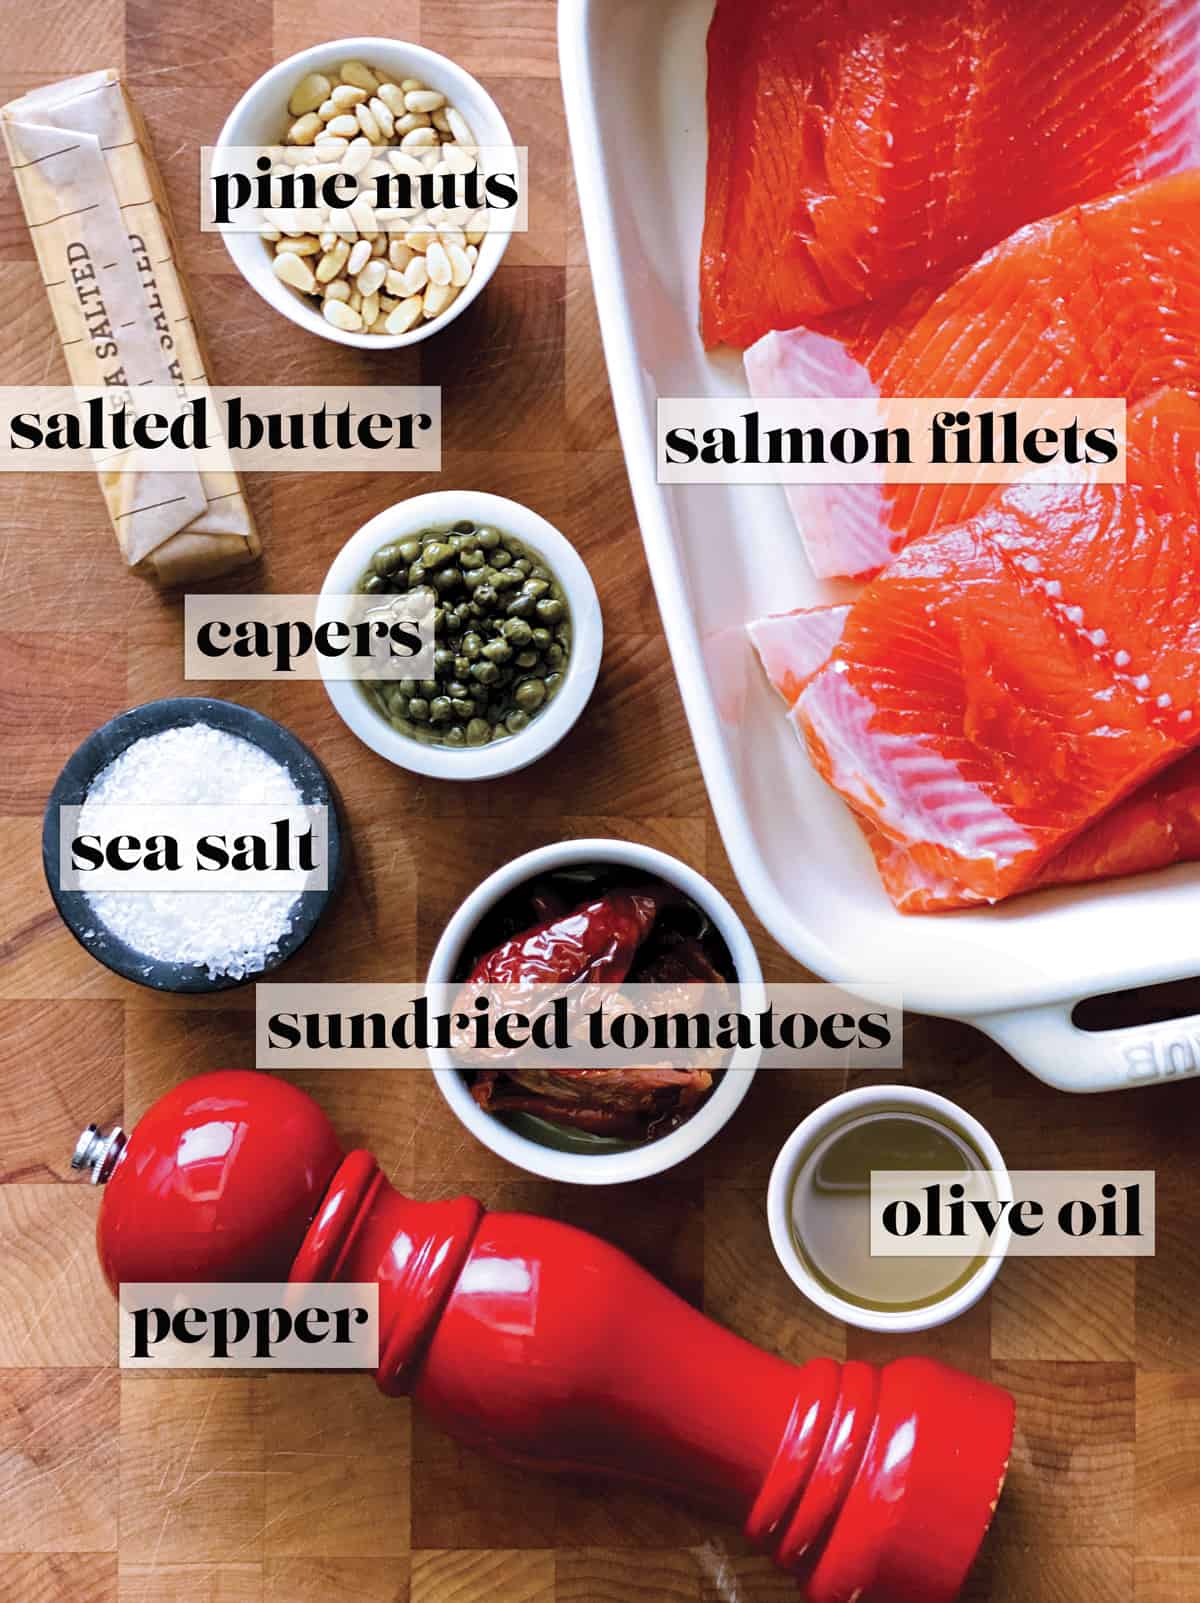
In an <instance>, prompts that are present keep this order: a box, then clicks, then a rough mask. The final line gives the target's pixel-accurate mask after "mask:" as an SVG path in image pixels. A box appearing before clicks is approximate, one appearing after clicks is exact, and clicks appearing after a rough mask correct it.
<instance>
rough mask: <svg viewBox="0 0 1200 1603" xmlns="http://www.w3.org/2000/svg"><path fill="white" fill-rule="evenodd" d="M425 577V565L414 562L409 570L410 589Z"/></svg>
mask: <svg viewBox="0 0 1200 1603" xmlns="http://www.w3.org/2000/svg"><path fill="white" fill-rule="evenodd" d="M424 577H425V569H424V567H423V566H422V565H421V563H419V562H414V563H413V565H412V567H411V568H410V569H409V570H408V584H409V589H411V588H412V587H413V585H415V584H420V583H421V581H422V580H423V579H424Z"/></svg>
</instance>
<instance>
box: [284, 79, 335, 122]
mask: <svg viewBox="0 0 1200 1603" xmlns="http://www.w3.org/2000/svg"><path fill="white" fill-rule="evenodd" d="M332 87H333V86H332V85H331V84H330V82H329V79H328V78H327V77H326V76H325V74H324V73H323V72H310V73H309V74H308V76H307V77H306V78H301V80H300V82H299V83H298V84H297V85H296V87H295V88H294V89H293V90H292V94H291V98H290V99H289V101H288V110H289V111H290V112H291V114H292V116H293V117H302V116H304V114H305V112H309V111H316V109H317V107H318V106H319V105H320V104H321V102H322V101H323V100H324V99H325V98H326V96H327V95H328V94H329V91H330V89H331V88H332Z"/></svg>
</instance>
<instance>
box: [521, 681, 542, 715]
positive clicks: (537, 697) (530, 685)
mask: <svg viewBox="0 0 1200 1603" xmlns="http://www.w3.org/2000/svg"><path fill="white" fill-rule="evenodd" d="M545 699H546V686H545V684H544V683H543V681H542V680H541V679H522V680H521V683H520V684H519V685H518V686H517V688H516V690H515V691H514V692H513V700H514V701H515V702H516V704H517V706H518V707H519V708H520V709H521V711H522V712H536V711H537V710H538V708H539V707H540V706H541V705H542V703H543V701H545Z"/></svg>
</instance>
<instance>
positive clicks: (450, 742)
mask: <svg viewBox="0 0 1200 1603" xmlns="http://www.w3.org/2000/svg"><path fill="white" fill-rule="evenodd" d="M442 739H443V740H444V741H445V743H446V745H447V746H465V745H466V743H467V737H466V735H465V734H464V733H463V729H462V725H461V724H451V725H450V727H449V729H447V731H446V733H445V734H444V735H443V736H442Z"/></svg>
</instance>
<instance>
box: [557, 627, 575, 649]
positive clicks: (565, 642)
mask: <svg viewBox="0 0 1200 1603" xmlns="http://www.w3.org/2000/svg"><path fill="white" fill-rule="evenodd" d="M554 638H555V639H556V640H557V641H558V643H559V645H560V646H569V645H570V644H571V625H570V624H569V623H560V624H559V626H558V628H557V629H556V630H555V631H554Z"/></svg>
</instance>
